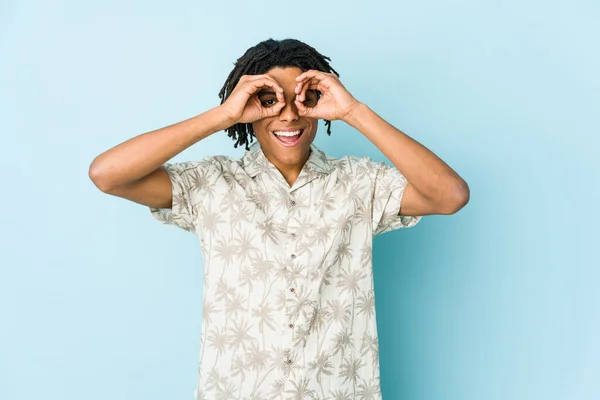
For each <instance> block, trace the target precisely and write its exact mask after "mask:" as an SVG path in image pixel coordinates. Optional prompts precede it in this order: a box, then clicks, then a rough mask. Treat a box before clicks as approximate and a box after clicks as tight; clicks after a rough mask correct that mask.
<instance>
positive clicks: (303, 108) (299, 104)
mask: <svg viewBox="0 0 600 400" xmlns="http://www.w3.org/2000/svg"><path fill="white" fill-rule="evenodd" d="M294 104H296V108H297V109H298V114H300V115H302V116H303V117H305V116H307V115H308V114H309V113H310V111H311V110H310V108H309V107H306V106H305V105H304V104H303V103H302V102H301V101H300V100H298V99H296V100H294Z"/></svg>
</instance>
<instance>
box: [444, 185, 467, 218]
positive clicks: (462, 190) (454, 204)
mask: <svg viewBox="0 0 600 400" xmlns="http://www.w3.org/2000/svg"><path fill="white" fill-rule="evenodd" d="M470 199H471V190H470V189H469V185H467V182H465V181H464V180H461V181H460V182H458V183H457V184H455V185H454V187H453V190H452V193H451V194H450V195H449V196H448V200H447V201H446V202H445V203H446V204H445V207H444V211H443V212H442V214H447V215H450V214H456V213H457V212H459V211H460V210H461V209H462V208H463V207H464V206H466V205H467V203H469V200H470Z"/></svg>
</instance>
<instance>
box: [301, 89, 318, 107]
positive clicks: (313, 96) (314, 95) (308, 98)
mask: <svg viewBox="0 0 600 400" xmlns="http://www.w3.org/2000/svg"><path fill="white" fill-rule="evenodd" d="M318 100H319V95H318V92H316V91H314V90H307V91H306V95H305V99H304V101H303V103H304V104H307V105H310V104H316V103H317V101H318Z"/></svg>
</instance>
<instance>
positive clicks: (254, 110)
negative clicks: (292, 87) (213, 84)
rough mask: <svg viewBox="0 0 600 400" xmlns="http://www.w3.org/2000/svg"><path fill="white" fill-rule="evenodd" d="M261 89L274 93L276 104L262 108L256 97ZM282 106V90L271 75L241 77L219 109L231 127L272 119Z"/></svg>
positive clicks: (283, 101) (283, 103)
mask: <svg viewBox="0 0 600 400" xmlns="http://www.w3.org/2000/svg"><path fill="white" fill-rule="evenodd" d="M262 89H267V90H269V89H271V90H272V91H273V92H275V94H276V95H277V100H278V101H277V104H274V105H272V106H269V107H265V106H263V105H262V102H261V100H260V99H259V97H258V92H259V91H261V90H262ZM284 106H285V98H284V97H283V88H282V87H281V86H279V84H278V83H277V81H276V80H275V79H273V77H272V76H271V75H268V74H264V75H243V76H242V77H241V78H240V80H239V81H238V83H237V85H236V86H235V88H234V89H233V91H232V92H231V94H230V95H229V97H228V98H227V100H226V101H225V102H224V103H223V104H221V106H220V108H221V110H222V111H223V112H224V113H225V116H226V118H227V120H228V122H229V123H230V126H231V125H235V124H238V123H252V122H254V121H258V120H260V119H263V118H267V117H273V116H275V115H278V114H279V112H280V111H281V109H282V108H283V107H284Z"/></svg>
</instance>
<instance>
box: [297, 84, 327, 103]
mask: <svg viewBox="0 0 600 400" xmlns="http://www.w3.org/2000/svg"><path fill="white" fill-rule="evenodd" d="M309 90H318V91H320V92H321V93H323V92H325V91H326V90H327V88H325V87H324V86H323V85H322V84H321V82H319V81H318V80H317V79H314V78H313V79H311V80H307V81H304V82H303V83H302V86H301V88H300V93H299V94H298V95H297V96H296V97H297V98H298V100H300V101H304V100H306V92H307V91H309Z"/></svg>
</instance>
